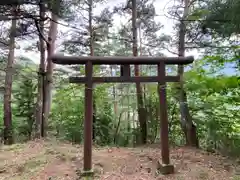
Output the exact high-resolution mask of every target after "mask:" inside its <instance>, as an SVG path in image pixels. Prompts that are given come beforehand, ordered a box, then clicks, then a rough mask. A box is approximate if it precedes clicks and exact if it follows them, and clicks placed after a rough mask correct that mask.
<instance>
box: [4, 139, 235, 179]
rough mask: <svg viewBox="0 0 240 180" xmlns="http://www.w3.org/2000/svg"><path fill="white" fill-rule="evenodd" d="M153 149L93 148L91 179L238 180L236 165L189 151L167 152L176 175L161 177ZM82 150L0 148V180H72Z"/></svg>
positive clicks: (58, 145)
mask: <svg viewBox="0 0 240 180" xmlns="http://www.w3.org/2000/svg"><path fill="white" fill-rule="evenodd" d="M154 146H155V147H154ZM154 146H152V147H138V148H115V147H114V148H112V147H104V148H94V152H93V163H94V171H95V175H96V177H95V178H94V179H100V180H101V179H102V180H104V179H106V180H154V179H156V180H207V179H209V180H231V179H232V180H240V168H239V167H238V165H236V164H237V163H234V162H233V161H230V160H229V159H227V158H224V157H221V156H218V155H212V154H208V153H206V152H204V151H201V150H196V149H189V148H175V149H172V150H171V161H172V163H173V164H174V166H175V171H176V172H175V174H173V175H168V176H163V175H161V174H158V173H157V170H156V167H157V161H158V160H160V159H161V158H160V157H161V152H160V149H159V147H157V145H154ZM82 150H83V148H82V146H80V145H72V144H70V143H62V142H56V141H40V140H39V141H34V142H29V143H27V144H15V145H12V146H8V147H7V146H1V147H0V180H75V179H77V177H78V176H77V174H78V172H79V170H82V165H83V164H82V163H83V161H82V160H83V159H82V158H83V157H82ZM238 169H239V170H238Z"/></svg>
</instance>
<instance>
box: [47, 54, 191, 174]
mask: <svg viewBox="0 0 240 180" xmlns="http://www.w3.org/2000/svg"><path fill="white" fill-rule="evenodd" d="M51 59H52V61H53V63H56V64H62V65H73V64H81V65H85V77H70V78H69V80H70V83H84V84H85V120H84V163H83V173H82V175H83V176H89V175H91V174H93V170H92V126H93V84H94V83H123V82H125V83H136V82H157V83H158V85H159V86H158V93H159V102H160V128H161V130H160V132H161V156H162V165H161V169H162V170H161V172H162V173H164V174H170V173H173V172H174V167H173V165H171V164H170V158H169V138H168V115H167V98H166V82H179V81H180V77H179V76H167V75H166V72H165V68H166V67H165V66H166V65H169V64H172V65H186V64H190V63H192V62H193V61H194V57H192V56H189V57H143V56H142V57H141V56H140V57H121V56H117V57H98V56H88V57H85V56H82V57H74V56H63V55H54V56H52V58H51ZM144 64H145V65H158V70H157V72H158V75H157V76H145V77H142V76H141V77H140V76H139V77H136V76H135V77H132V76H131V75H130V73H129V69H130V68H129V66H130V65H144ZM93 65H121V67H123V69H121V70H122V71H121V76H120V77H93Z"/></svg>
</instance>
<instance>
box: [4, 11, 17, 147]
mask: <svg viewBox="0 0 240 180" xmlns="http://www.w3.org/2000/svg"><path fill="white" fill-rule="evenodd" d="M17 12H18V7H12V14H13V16H14V17H16V16H17ZM16 32H17V20H16V18H13V19H12V24H11V28H10V33H9V52H8V60H7V67H6V76H5V89H4V133H3V134H4V135H3V136H4V144H12V143H13V131H12V107H11V100H12V81H13V73H14V72H13V64H14V55H15V37H16Z"/></svg>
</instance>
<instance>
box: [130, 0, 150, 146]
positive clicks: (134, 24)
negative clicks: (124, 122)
mask: <svg viewBox="0 0 240 180" xmlns="http://www.w3.org/2000/svg"><path fill="white" fill-rule="evenodd" d="M136 21H137V3H136V0H132V33H133V37H132V38H133V49H132V50H133V56H138V49H137V22H136ZM134 73H135V76H139V66H138V65H135V69H134ZM136 89H137V102H138V103H137V104H138V119H139V124H140V129H141V143H142V144H146V143H147V123H146V118H145V109H144V107H143V95H142V89H141V85H140V83H136Z"/></svg>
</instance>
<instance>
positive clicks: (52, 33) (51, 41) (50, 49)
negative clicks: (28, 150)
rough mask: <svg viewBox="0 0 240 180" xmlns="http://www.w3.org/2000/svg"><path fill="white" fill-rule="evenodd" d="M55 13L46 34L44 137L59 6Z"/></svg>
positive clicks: (48, 111) (50, 93) (42, 131)
mask: <svg viewBox="0 0 240 180" xmlns="http://www.w3.org/2000/svg"><path fill="white" fill-rule="evenodd" d="M55 6H56V7H55V11H53V12H52V13H51V23H50V29H49V32H48V38H47V67H46V79H45V83H44V100H43V102H44V105H43V119H42V127H41V134H42V136H46V131H45V129H46V126H47V121H48V117H49V114H50V109H51V102H52V87H53V68H54V64H53V63H52V61H51V59H50V57H51V56H52V55H53V53H54V50H55V43H56V38H57V28H58V23H57V22H58V12H59V9H60V4H58V3H57V4H56V5H55Z"/></svg>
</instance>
